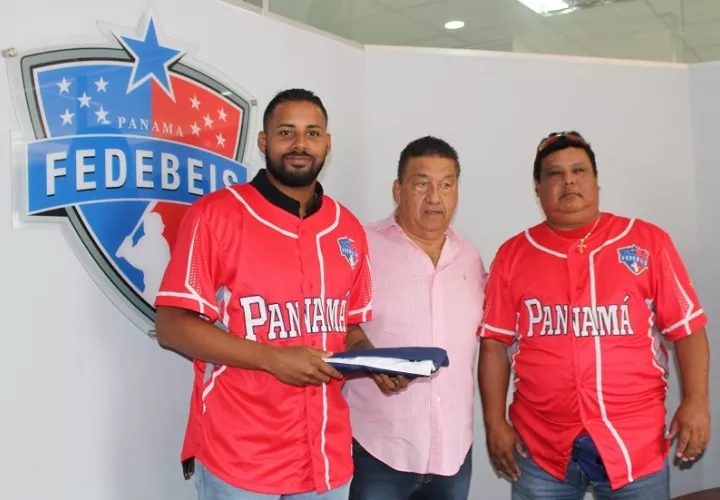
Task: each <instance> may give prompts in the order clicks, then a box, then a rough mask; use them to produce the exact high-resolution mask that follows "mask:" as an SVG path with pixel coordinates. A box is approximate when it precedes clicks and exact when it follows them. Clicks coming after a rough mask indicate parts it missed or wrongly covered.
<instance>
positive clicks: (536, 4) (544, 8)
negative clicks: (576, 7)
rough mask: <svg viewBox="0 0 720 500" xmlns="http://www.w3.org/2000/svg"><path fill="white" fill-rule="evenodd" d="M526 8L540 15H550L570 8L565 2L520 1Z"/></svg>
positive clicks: (556, 0) (553, 0) (546, 0)
mask: <svg viewBox="0 0 720 500" xmlns="http://www.w3.org/2000/svg"><path fill="white" fill-rule="evenodd" d="M519 1H520V3H522V4H524V5H525V6H526V7H528V8H530V9H532V10H534V11H535V12H537V13H538V14H549V13H551V12H555V11H558V10H564V9H567V8H568V7H570V6H569V5H568V4H567V3H565V2H564V1H563V0H519Z"/></svg>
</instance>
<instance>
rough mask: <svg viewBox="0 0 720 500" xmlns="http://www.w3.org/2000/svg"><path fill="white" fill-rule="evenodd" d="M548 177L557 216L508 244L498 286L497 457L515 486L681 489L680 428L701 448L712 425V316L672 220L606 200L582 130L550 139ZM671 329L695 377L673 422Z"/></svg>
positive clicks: (521, 495)
mask: <svg viewBox="0 0 720 500" xmlns="http://www.w3.org/2000/svg"><path fill="white" fill-rule="evenodd" d="M534 177H535V187H536V192H537V196H538V198H539V200H540V204H541V205H542V208H543V211H544V212H545V216H546V221H545V222H543V223H542V224H539V225H537V226H535V227H532V228H530V229H528V230H526V231H524V232H523V233H520V234H518V235H517V236H515V237H513V238H511V239H510V240H508V241H507V242H505V243H504V244H503V245H502V246H501V248H500V249H499V250H498V253H497V255H496V257H495V259H494V262H493V263H492V266H491V269H490V276H489V278H488V285H487V290H486V297H485V311H484V319H483V327H482V329H481V330H480V336H481V349H480V352H481V354H480V361H479V384H480V394H481V397H482V402H483V410H484V420H485V426H486V435H487V445H488V451H489V455H490V459H491V461H492V463H493V466H494V467H495V468H496V469H497V470H498V471H499V472H501V473H504V474H506V475H507V476H509V477H510V478H512V479H513V483H512V498H513V500H541V499H542V500H544V499H548V500H550V499H552V500H561V499H562V500H576V499H577V500H581V499H583V498H585V491H586V489H587V487H588V486H589V485H593V486H594V488H595V490H596V492H597V498H598V499H600V500H606V499H610V498H613V499H615V500H640V499H647V500H668V499H669V495H670V492H669V471H668V458H667V456H668V451H669V449H670V444H671V440H672V439H674V438H675V437H677V438H678V440H677V448H676V455H677V457H679V458H680V459H682V460H684V461H692V460H695V459H696V458H697V456H698V455H699V454H700V453H701V452H702V451H703V450H704V448H705V447H706V446H707V443H708V440H709V439H710V410H709V403H708V365H709V352H708V351H709V349H708V341H707V336H706V334H705V325H706V323H707V318H706V316H705V314H704V313H703V310H702V308H701V306H700V303H699V301H698V297H697V295H696V294H695V291H694V289H693V286H692V284H691V282H690V278H689V277H688V274H687V272H686V270H685V266H684V265H683V262H682V260H681V258H680V256H679V255H678V252H677V250H676V249H675V246H674V244H673V242H672V240H671V239H670V236H669V235H668V234H667V233H666V232H665V231H663V230H662V229H660V228H658V227H657V226H654V225H652V224H650V223H648V222H644V221H641V220H637V219H627V218H624V217H618V216H616V215H613V214H611V213H605V212H600V209H599V189H600V188H599V187H598V175H597V165H596V162H595V154H594V152H593V150H592V148H591V147H590V144H588V142H587V141H586V140H585V139H584V138H583V137H582V136H581V135H580V134H579V133H577V132H562V133H554V134H551V135H550V136H548V137H546V138H545V139H543V140H542V141H541V143H540V145H539V146H538V148H537V152H536V157H535V166H534ZM663 338H664V339H665V340H667V341H670V342H673V343H674V345H675V352H676V355H677V358H678V363H679V366H680V379H681V381H682V388H683V399H682V403H681V404H680V407H679V408H678V410H677V412H676V413H675V415H674V418H673V419H672V423H671V424H670V428H669V429H668V431H667V433H666V428H665V417H666V409H665V393H666V388H667V370H668V359H667V353H666V350H665V348H664V346H663V345H662V343H661V340H662V339H663ZM508 348H511V349H512V352H511V353H508ZM508 354H510V355H509V360H510V361H508ZM511 366H512V369H513V371H514V372H515V373H514V382H515V388H516V390H515V393H514V395H513V403H512V405H511V406H510V409H509V419H510V422H511V423H509V422H508V420H507V419H506V415H505V401H506V396H507V391H508V385H509V377H510V372H511Z"/></svg>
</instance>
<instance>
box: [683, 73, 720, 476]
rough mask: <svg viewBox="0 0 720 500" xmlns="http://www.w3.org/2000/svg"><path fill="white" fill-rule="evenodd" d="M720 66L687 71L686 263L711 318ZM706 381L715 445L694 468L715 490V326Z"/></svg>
mask: <svg viewBox="0 0 720 500" xmlns="http://www.w3.org/2000/svg"><path fill="white" fill-rule="evenodd" d="M719 88H720V64H719V63H717V62H714V63H707V64H698V65H696V66H692V67H691V68H690V95H691V96H692V113H693V115H692V135H693V139H694V150H695V163H696V168H697V174H696V198H697V204H698V240H699V250H698V252H697V253H698V258H697V259H696V260H694V261H692V262H690V263H689V264H688V267H689V268H690V269H691V270H694V273H693V276H695V281H696V283H695V287H696V289H697V291H698V293H699V294H700V296H701V297H702V298H703V301H704V304H703V306H704V308H705V311H706V312H707V314H708V315H709V316H710V318H717V317H718V316H719V315H720V285H718V283H720V261H719V260H718V258H717V253H718V249H720V196H718V190H719V189H720V168H719V167H720V149H719V148H718V140H717V130H718V121H719V120H720V93H718V89H719ZM708 336H709V339H710V351H711V360H710V381H711V386H710V387H711V396H710V397H711V405H712V409H713V412H712V417H713V439H714V442H713V443H712V444H711V446H710V447H709V448H708V451H707V453H706V456H704V457H703V459H702V461H701V462H700V463H699V464H698V465H700V464H702V465H703V467H702V469H701V470H700V471H699V472H698V482H700V483H701V484H703V485H704V486H705V487H708V488H709V487H717V486H720V476H719V475H718V470H720V438H718V435H719V434H718V430H720V384H719V383H718V381H719V380H720V362H719V361H718V357H717V353H718V352H720V336H719V335H718V331H717V328H715V327H713V326H712V325H711V326H710V328H709V331H708Z"/></svg>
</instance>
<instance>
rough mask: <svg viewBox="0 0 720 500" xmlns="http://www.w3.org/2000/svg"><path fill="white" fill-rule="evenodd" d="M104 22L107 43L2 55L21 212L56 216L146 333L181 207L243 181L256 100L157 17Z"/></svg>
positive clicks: (90, 266) (34, 218)
mask: <svg viewBox="0 0 720 500" xmlns="http://www.w3.org/2000/svg"><path fill="white" fill-rule="evenodd" d="M100 27H101V32H102V31H104V32H105V34H106V35H108V36H107V39H108V43H107V44H105V45H100V46H98V45H92V44H88V45H87V46H79V47H78V46H73V47H53V48H48V49H44V50H40V51H32V52H30V51H28V52H23V51H22V49H19V50H18V52H17V54H15V55H14V57H10V58H8V60H7V62H8V67H9V71H10V79H11V85H12V89H13V93H14V96H15V98H16V109H17V111H18V115H19V119H20V121H21V124H22V126H23V133H22V137H23V141H22V142H23V143H24V144H25V148H24V150H23V151H22V154H21V155H18V156H17V158H21V159H16V162H17V163H19V165H18V166H19V168H18V169H17V170H18V171H19V172H21V174H19V177H20V179H17V180H18V181H19V182H18V183H17V184H16V190H15V192H14V195H15V197H16V210H17V212H19V215H20V218H22V219H23V220H31V221H38V220H42V221H48V220H50V221H53V222H56V221H58V220H60V221H62V222H63V223H64V224H65V227H66V229H67V231H66V233H67V235H68V236H69V241H70V242H71V243H72V244H73V246H74V248H75V250H76V252H77V253H78V256H79V257H80V258H81V259H82V260H83V262H84V263H85V264H86V269H88V271H89V272H90V273H91V274H92V276H93V277H94V279H95V280H96V281H97V282H98V284H99V285H100V286H101V287H102V289H103V290H104V291H105V293H106V294H107V295H108V296H109V297H110V298H111V300H113V302H114V303H115V304H116V305H117V306H118V307H120V308H121V309H122V310H123V312H125V313H126V315H128V317H130V318H131V320H132V321H133V322H134V323H135V324H136V325H137V326H138V327H140V328H142V329H143V330H145V331H146V332H147V331H150V330H151V329H152V324H153V322H154V317H155V309H154V307H153V301H154V299H155V295H156V293H157V290H158V287H159V285H160V281H161V278H162V276H163V273H164V270H165V267H166V266H167V263H168V259H169V257H170V252H171V251H172V248H173V245H174V242H175V235H176V232H177V228H178V225H179V223H180V220H181V219H182V217H183V214H184V212H185V210H186V209H187V207H188V205H189V204H191V203H192V202H194V201H195V200H197V199H198V198H199V197H201V196H202V195H204V194H207V193H208V192H211V191H214V190H216V189H221V188H223V187H225V186H227V185H229V184H232V183H244V182H246V181H247V178H248V172H247V168H246V167H245V166H244V165H243V162H244V160H245V152H246V150H247V149H249V148H248V147H247V145H248V139H249V132H250V131H249V129H250V124H251V123H252V116H253V115H254V104H255V103H254V100H253V98H252V97H251V96H250V95H248V94H247V93H246V92H244V91H242V90H241V89H240V88H238V87H237V86H236V85H234V84H232V83H231V82H229V81H228V80H227V79H225V78H223V77H220V76H218V75H217V74H214V72H213V71H210V70H208V69H206V68H204V67H202V66H200V65H199V64H197V63H194V62H193V61H192V58H191V56H190V51H189V50H188V49H187V45H185V44H183V43H178V42H173V41H171V40H167V39H165V38H164V37H163V36H162V35H161V29H160V25H159V19H158V17H157V16H155V15H153V14H152V13H148V14H147V15H146V16H145V18H144V19H143V20H141V22H140V24H139V27H138V28H137V29H136V30H130V31H127V30H124V29H122V28H115V27H112V28H108V27H105V26H103V25H100ZM48 251H51V250H50V249H48ZM69 293H71V292H69Z"/></svg>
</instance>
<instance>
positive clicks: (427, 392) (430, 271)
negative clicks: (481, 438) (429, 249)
mask: <svg viewBox="0 0 720 500" xmlns="http://www.w3.org/2000/svg"><path fill="white" fill-rule="evenodd" d="M366 232H367V238H368V245H369V251H370V261H371V265H372V281H373V283H372V294H373V320H372V321H370V322H368V323H363V324H362V325H361V326H362V328H363V329H364V330H365V332H366V334H367V336H368V337H369V338H370V341H371V342H372V343H373V345H375V347H412V346H432V347H442V348H444V349H446V350H447V352H448V358H449V360H450V366H449V367H446V368H442V369H441V370H439V371H438V372H437V373H435V374H434V375H433V376H432V377H429V378H419V379H417V380H415V381H413V382H412V383H411V384H410V385H409V386H408V387H407V388H406V389H405V390H404V391H402V392H400V393H396V394H392V395H389V396H387V395H384V394H383V393H382V392H380V390H379V389H378V387H377V386H376V385H375V383H374V382H373V381H372V379H370V378H368V377H362V378H357V379H351V380H348V381H347V382H346V384H345V387H344V392H345V396H346V398H347V401H348V404H349V405H350V419H351V422H352V427H353V436H354V437H355V439H356V440H357V441H358V442H359V443H360V445H361V446H362V447H363V448H365V449H366V450H367V451H368V452H369V453H370V454H371V455H373V456H374V457H376V458H377V459H379V460H381V461H382V462H384V463H385V464H386V465H389V466H390V467H392V468H394V469H396V470H399V471H404V472H413V473H417V474H438V475H445V476H450V475H454V474H456V473H457V472H458V470H459V468H460V466H461V465H462V463H463V461H464V459H465V457H466V455H467V452H468V450H469V449H470V446H471V444H472V441H473V417H474V415H473V409H474V400H475V397H474V395H475V371H474V364H475V363H474V362H475V354H476V353H477V338H476V336H477V333H478V329H479V327H480V323H481V320H482V305H483V298H484V290H485V282H486V279H487V273H486V271H485V267H484V266H483V262H482V259H481V258H480V255H479V253H478V251H477V250H476V249H475V247H474V246H473V245H472V244H471V243H470V242H469V241H467V240H466V239H465V238H463V237H462V235H460V234H459V233H458V232H456V231H455V230H454V229H452V227H451V228H449V229H448V231H447V239H446V241H445V245H444V247H443V249H442V253H441V255H440V259H439V260H438V264H437V268H435V267H434V266H433V263H432V261H431V260H430V257H429V256H428V255H427V254H426V253H425V252H424V251H423V250H421V249H420V247H418V246H417V245H416V244H415V243H414V242H413V241H412V240H411V239H410V238H409V237H408V236H407V235H406V234H405V232H404V231H403V230H402V229H401V228H400V226H399V225H398V224H397V222H396V221H395V214H393V215H391V216H390V217H389V218H387V219H385V220H383V221H380V222H377V223H374V224H371V225H369V226H367V227H366Z"/></svg>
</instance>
